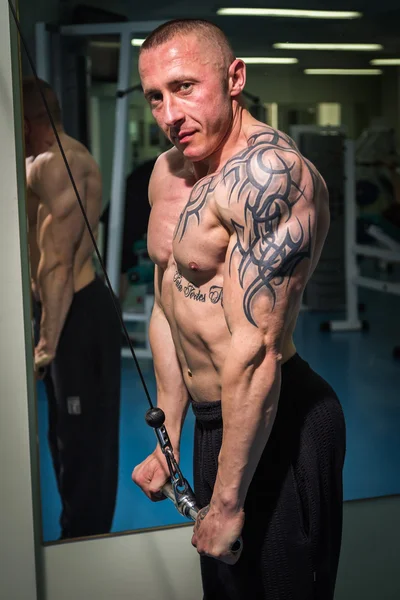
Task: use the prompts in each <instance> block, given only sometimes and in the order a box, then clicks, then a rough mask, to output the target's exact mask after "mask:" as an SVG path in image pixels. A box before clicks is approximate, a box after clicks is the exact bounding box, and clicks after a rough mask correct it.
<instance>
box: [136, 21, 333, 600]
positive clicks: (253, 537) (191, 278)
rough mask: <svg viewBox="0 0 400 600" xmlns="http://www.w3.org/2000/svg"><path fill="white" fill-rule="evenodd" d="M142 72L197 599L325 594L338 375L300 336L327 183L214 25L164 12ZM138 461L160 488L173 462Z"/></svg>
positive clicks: (163, 313) (162, 354)
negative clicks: (249, 92) (307, 352)
mask: <svg viewBox="0 0 400 600" xmlns="http://www.w3.org/2000/svg"><path fill="white" fill-rule="evenodd" d="M139 71H140V77H141V81H142V86H143V89H144V94H145V97H146V98H147V100H148V102H149V104H150V106H151V110H152V113H153V116H154V117H155V119H156V121H157V123H158V125H159V126H160V128H161V129H162V130H163V131H164V133H165V134H166V135H167V136H168V137H169V139H170V140H171V142H173V144H174V145H175V148H174V149H171V150H170V151H168V152H167V153H165V154H164V155H162V156H161V157H160V158H159V159H158V162H157V165H156V166H155V169H154V172H153V176H152V179H151V183H150V188H149V193H150V202H151V205H152V211H151V216H150V222H149V231H148V247H149V253H150V255H151V257H152V259H153V260H154V262H155V265H156V267H155V269H156V281H155V288H156V294H155V304H154V311H153V315H152V319H151V326H150V341H151V347H152V352H153V357H154V367H155V374H156V379H157V390H158V396H157V402H158V405H159V406H160V407H161V408H162V409H163V410H164V412H165V414H166V421H165V423H166V427H167V430H168V432H169V436H170V438H171V442H172V444H173V446H174V451H175V453H176V455H177V456H178V457H179V439H180V433H181V429H182V424H183V421H184V418H185V414H186V411H187V408H188V405H189V403H191V406H192V409H193V411H194V414H195V417H196V425H195V441H194V491H195V494H196V497H197V501H198V503H199V506H200V507H202V508H201V510H200V513H199V517H198V519H197V521H196V524H195V527H194V533H193V538H192V543H193V545H194V546H196V548H197V551H198V552H199V554H200V555H201V559H200V560H201V573H202V581H203V589H204V598H205V599H206V600H225V599H229V600H243V599H244V598H247V597H251V598H255V599H257V600H261V599H263V598H265V599H268V600H278V599H279V600H282V599H283V598H285V599H291V600H310V599H311V598H315V599H317V598H318V599H319V600H330V599H332V598H333V594H334V587H335V580H336V573H337V567H338V559H339V552H340V545H341V531H342V467H343V461H344V454H345V424H344V419H343V413H342V409H341V405H340V403H339V400H338V398H337V396H336V394H335V392H334V390H333V389H332V388H331V387H330V385H329V384H328V383H327V382H326V381H324V379H323V378H322V377H321V376H320V375H319V374H318V373H316V372H315V371H314V370H313V369H312V367H311V366H310V365H309V364H308V363H307V362H306V361H305V360H304V359H303V358H302V357H300V356H299V354H298V353H297V350H296V347H295V344H294V341H293V332H294V329H295V325H296V320H297V317H298V312H299V307H300V304H301V297H302V293H303V291H304V288H305V286H306V283H307V281H308V280H309V278H310V277H311V275H312V273H313V271H314V269H315V267H316V265H317V262H318V259H319V257H320V254H321V250H322V247H323V244H324V241H325V238H326V235H327V231H328V228H329V222H330V216H329V207H328V192H327V189H326V185H325V183H324V181H323V179H322V177H321V175H320V174H319V173H318V172H317V170H316V169H315V167H314V166H313V165H312V164H310V162H309V161H308V160H307V159H306V158H305V157H304V156H302V155H301V154H300V152H299V150H298V149H297V147H296V146H295V144H294V143H293V141H292V140H291V139H290V138H289V137H288V136H286V135H285V134H283V133H281V132H279V131H276V130H273V129H272V128H271V127H269V126H266V125H265V124H263V123H260V122H258V121H256V120H255V119H254V118H253V117H252V116H251V115H250V114H249V112H248V111H247V110H246V109H245V108H244V103H243V102H242V98H241V93H242V91H243V89H244V86H245V81H246V70H245V64H244V63H243V61H242V60H239V59H236V58H235V56H234V54H233V52H232V50H231V48H230V46H229V43H228V42H227V40H226V38H225V36H224V34H223V33H222V32H221V31H220V30H219V29H217V28H216V27H215V26H213V25H211V24H209V23H207V22H204V21H198V20H183V21H177V22H176V21H173V22H170V23H167V24H165V25H163V26H161V28H159V29H157V30H155V31H154V32H153V33H152V34H151V35H150V36H149V37H148V38H147V40H146V41H145V42H144V44H143V46H142V48H141V52H140V57H139ZM132 477H133V480H134V482H135V483H136V484H138V485H139V486H140V487H141V488H142V489H143V491H144V492H145V494H146V495H147V496H148V497H149V498H151V499H153V500H158V499H160V498H161V494H160V490H161V488H162V485H163V484H164V483H165V481H166V480H167V478H168V470H167V468H166V464H165V461H164V457H163V455H162V453H161V452H160V450H159V449H158V448H157V449H156V450H155V451H154V452H153V454H151V455H150V456H149V457H148V458H147V459H145V460H144V462H142V463H141V464H140V465H138V466H137V467H136V468H135V469H134V471H133V474H132ZM240 534H241V535H242V536H243V551H242V553H241V555H233V554H232V553H231V552H230V548H231V545H232V543H233V542H234V541H235V540H236V539H237V537H238V536H239V535H240Z"/></svg>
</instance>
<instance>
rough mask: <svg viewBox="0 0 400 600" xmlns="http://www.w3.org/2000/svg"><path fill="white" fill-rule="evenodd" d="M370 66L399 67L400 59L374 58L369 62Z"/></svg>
mask: <svg viewBox="0 0 400 600" xmlns="http://www.w3.org/2000/svg"><path fill="white" fill-rule="evenodd" d="M370 64H371V65H381V66H387V65H400V58H375V59H374V60H371V61H370Z"/></svg>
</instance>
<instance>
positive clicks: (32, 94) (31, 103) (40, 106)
mask: <svg viewBox="0 0 400 600" xmlns="http://www.w3.org/2000/svg"><path fill="white" fill-rule="evenodd" d="M38 85H39V86H40V87H41V90H42V92H43V95H44V97H45V99H46V102H47V106H48V107H49V110H50V113H51V116H52V117H53V120H54V122H55V123H56V124H57V125H59V124H61V119H62V113H61V107H60V103H59V101H58V98H57V95H56V93H55V92H54V90H53V88H52V87H51V85H49V84H48V83H47V81H44V80H43V79H38V80H36V78H35V77H25V78H24V79H23V81H22V97H23V103H24V116H25V117H26V118H27V119H31V120H35V121H46V120H48V118H49V117H48V114H47V110H46V105H45V103H44V102H43V98H42V95H41V93H40V91H39V88H38Z"/></svg>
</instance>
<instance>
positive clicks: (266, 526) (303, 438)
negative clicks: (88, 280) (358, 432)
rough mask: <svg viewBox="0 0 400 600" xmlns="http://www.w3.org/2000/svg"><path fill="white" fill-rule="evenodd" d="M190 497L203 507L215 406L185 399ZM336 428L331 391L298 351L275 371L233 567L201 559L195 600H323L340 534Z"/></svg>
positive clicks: (339, 428) (339, 418) (211, 479)
mask: <svg viewBox="0 0 400 600" xmlns="http://www.w3.org/2000/svg"><path fill="white" fill-rule="evenodd" d="M192 407H193V411H194V414H195V417H196V424H195V442H194V491H195V495H196V498H197V501H198V504H199V506H200V507H203V506H206V505H207V504H209V502H210V499H211V496H212V491H213V488H214V484H215V478H216V473H217V466H218V454H219V450H220V448H221V443H222V413H221V403H220V402H204V403H197V402H193V403H192ZM344 457H345V422H344V417H343V412H342V408H341V405H340V403H339V400H338V398H337V396H336V394H335V392H334V391H333V389H332V388H331V386H330V385H329V384H328V383H327V382H326V381H325V380H324V379H323V378H322V377H320V376H319V375H318V374H317V373H315V372H314V371H313V370H312V369H311V368H310V366H309V365H308V363H306V362H305V361H304V360H302V359H301V358H300V356H299V355H298V354H296V355H295V356H293V357H292V358H291V359H290V360H289V361H287V362H286V363H285V364H284V365H283V366H282V386H281V393H280V398H279V405H278V411H277V415H276V418H275V422H274V426H273V429H272V432H271V435H270V438H269V440H268V443H267V444H266V446H265V449H264V451H263V454H262V456H261V459H260V461H259V464H258V466H257V469H256V472H255V475H254V477H253V480H252V483H251V484H250V487H249V490H248V494H247V498H246V502H245V525H244V529H243V552H242V555H241V557H240V559H239V561H238V562H237V563H236V565H233V566H228V565H225V564H224V563H222V562H221V561H218V560H216V559H213V558H209V557H201V559H200V560H201V574H202V581H203V590H204V600H247V598H251V599H252V600H264V599H265V600H332V599H333V596H334V588H335V582H336V575H337V569H338V562H339V553H340V546H341V535H342V510H343V508H342V507H343V496H342V470H343V463H344Z"/></svg>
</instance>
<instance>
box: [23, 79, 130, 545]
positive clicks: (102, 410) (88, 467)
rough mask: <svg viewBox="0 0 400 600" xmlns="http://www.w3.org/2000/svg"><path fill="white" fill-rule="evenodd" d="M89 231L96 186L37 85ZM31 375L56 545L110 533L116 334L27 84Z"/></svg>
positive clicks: (94, 223)
mask: <svg viewBox="0 0 400 600" xmlns="http://www.w3.org/2000/svg"><path fill="white" fill-rule="evenodd" d="M41 85H42V87H43V89H44V92H45V95H46V100H47V103H48V105H49V108H50V111H51V113H52V116H53V118H54V121H55V123H56V126H57V130H58V134H59V137H60V141H61V144H62V146H63V148H64V151H65V155H66V158H67V160H68V162H69V165H70V168H71V172H72V175H73V177H74V180H75V182H76V186H77V189H78V191H79V194H80V197H81V199H82V202H83V205H84V207H85V209H86V213H87V216H88V220H89V223H90V225H91V227H92V229H93V231H94V232H95V235H96V233H97V228H98V221H99V215H100V206H101V177H100V173H99V170H98V168H97V165H96V164H95V162H94V160H93V158H92V157H91V155H90V154H89V153H88V151H87V150H86V148H84V147H83V146H82V145H81V144H80V143H79V142H78V141H76V140H74V139H72V138H71V137H69V136H68V135H66V133H65V132H64V130H63V127H62V124H61V111H60V107H59V104H58V101H57V98H56V95H55V94H54V92H53V90H52V89H51V88H50V87H49V86H48V85H47V84H46V83H45V82H41ZM23 101H24V118H25V145H26V155H27V160H26V170H27V193H28V200H27V203H28V216H29V245H30V257H31V277H32V288H33V295H34V299H35V300H34V309H35V316H36V328H37V340H36V341H37V344H36V348H35V368H36V370H37V371H39V370H40V369H41V368H45V369H46V370H47V375H46V376H45V385H46V392H47V397H48V407H49V443H50V449H51V453H52V457H53V464H54V468H55V474H56V478H57V484H58V489H59V492H60V496H61V501H62V515H61V520H60V522H61V529H62V532H61V537H62V538H67V537H79V536H86V535H94V534H101V533H107V532H109V531H110V528H111V524H112V518H113V514H114V508H115V499H116V487H117V475H118V429H119V403H120V360H121V359H120V356H121V330H120V325H119V321H118V317H117V315H116V312H115V309H114V306H113V303H112V298H111V295H110V293H109V291H108V289H107V288H106V287H105V285H104V284H103V283H102V282H101V281H100V279H99V278H98V277H97V276H96V275H95V272H94V268H93V264H92V253H93V244H92V241H91V239H90V237H89V235H88V233H87V229H86V226H85V222H84V219H83V216H82V212H81V210H80V208H79V204H78V202H77V198H76V194H75V192H74V189H73V186H72V184H71V181H70V179H69V176H68V172H67V169H66V166H65V164H64V161H63V158H62V156H61V153H60V151H59V147H58V145H57V142H56V138H55V135H54V132H53V129H52V128H51V125H50V122H49V118H48V116H47V114H46V110H45V107H44V103H43V102H42V98H41V96H40V94H39V92H38V90H37V87H36V83H35V81H34V80H33V79H26V80H24V82H23Z"/></svg>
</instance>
